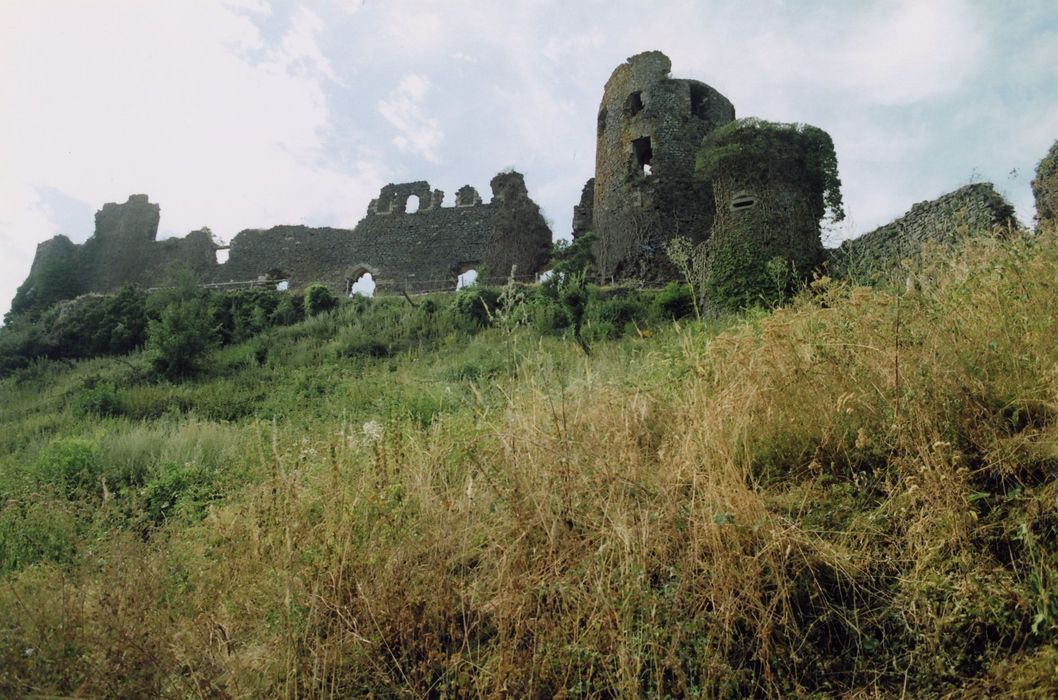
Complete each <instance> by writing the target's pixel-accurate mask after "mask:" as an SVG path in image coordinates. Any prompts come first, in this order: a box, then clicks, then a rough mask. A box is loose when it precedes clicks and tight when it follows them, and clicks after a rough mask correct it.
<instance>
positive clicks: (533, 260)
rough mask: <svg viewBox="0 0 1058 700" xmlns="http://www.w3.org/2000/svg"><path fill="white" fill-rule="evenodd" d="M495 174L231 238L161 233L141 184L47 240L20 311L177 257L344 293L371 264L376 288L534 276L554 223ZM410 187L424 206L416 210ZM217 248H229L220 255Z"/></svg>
mask: <svg viewBox="0 0 1058 700" xmlns="http://www.w3.org/2000/svg"><path fill="white" fill-rule="evenodd" d="M491 186H492V199H491V201H489V202H483V201H482V198H481V196H480V195H479V194H478V193H477V191H476V190H475V189H474V188H473V187H471V186H469V185H467V186H465V187H463V188H461V189H460V190H459V191H458V192H457V194H456V201H455V205H454V206H443V200H444V193H443V192H441V191H440V190H431V189H430V185H429V184H428V183H426V182H412V183H405V184H399V185H398V184H390V185H386V186H385V187H383V188H382V191H381V192H380V193H379V196H378V198H377V199H374V200H372V201H371V203H370V204H369V205H368V208H367V214H366V215H365V216H364V218H363V219H362V220H361V221H360V223H358V224H357V226H356V228H354V229H351V230H350V229H339V228H329V227H323V228H311V227H307V226H276V227H273V228H270V229H267V230H261V229H249V230H245V231H241V232H240V233H238V234H237V235H236V236H235V237H234V238H233V239H232V241H231V244H230V246H224V245H220V244H218V243H216V242H214V240H213V239H212V237H211V236H210V234H209V232H207V231H204V230H203V231H194V232H192V233H190V234H188V235H187V236H185V237H183V238H170V239H165V240H161V241H159V240H157V234H158V222H159V218H160V210H159V207H158V205H157V204H154V203H151V202H150V201H149V200H148V198H147V195H132V196H130V197H129V199H128V201H127V202H125V203H124V204H106V205H104V206H103V208H102V209H101V210H100V211H99V212H97V213H96V226H95V233H94V234H93V235H92V236H91V237H90V238H89V239H88V240H87V241H86V242H85V243H84V244H82V245H77V244H74V243H72V242H71V241H70V239H69V238H67V237H66V236H61V235H60V236H55V237H54V238H52V239H51V240H48V241H45V242H43V243H41V244H40V245H38V246H37V253H36V257H35V258H34V261H33V267H32V268H31V269H30V274H29V277H28V278H27V279H26V281H25V282H24V283H23V285H22V286H21V287H20V288H19V290H18V293H17V294H16V297H15V301H14V302H13V303H12V311H13V312H16V313H17V312H18V311H19V310H20V309H22V308H30V307H33V306H35V301H36V300H38V299H51V300H56V297H57V298H70V297H73V296H76V295H78V294H84V293H87V292H111V291H114V290H116V289H118V288H120V287H121V286H123V285H126V284H134V285H139V286H143V287H150V286H154V285H157V284H158V283H159V280H161V279H162V278H163V277H164V273H165V271H166V268H168V267H170V266H171V265H173V264H178V265H183V266H185V267H187V268H189V269H190V270H191V271H192V272H193V273H194V274H195V276H196V277H197V278H198V279H199V280H200V281H201V282H203V283H206V284H225V283H228V282H243V281H253V280H265V279H278V278H283V279H286V280H288V281H289V285H290V287H291V288H293V289H298V288H302V287H304V286H306V285H307V284H309V283H313V282H318V283H321V284H324V285H326V286H328V287H330V288H331V289H332V290H333V291H334V292H336V293H342V294H348V293H349V292H350V290H351V288H352V285H353V284H354V283H355V282H356V281H357V280H358V279H359V278H360V277H361V276H362V275H363V274H365V273H370V274H371V276H372V278H373V279H374V281H375V284H376V290H377V291H381V292H408V293H415V292H424V291H438V290H442V289H451V290H454V289H455V288H456V281H457V277H458V276H459V275H460V274H461V273H463V272H466V271H468V270H471V269H474V270H477V271H479V273H483V274H481V277H480V279H481V280H482V282H490V283H501V282H503V281H505V280H506V279H507V278H508V276H509V275H510V274H512V271H513V272H514V273H515V274H517V275H518V276H519V277H520V278H521V277H523V276H528V277H529V278H530V279H531V278H532V276H533V275H534V274H535V273H537V272H539V271H540V270H541V269H543V267H544V265H545V264H546V263H547V260H548V256H549V254H550V250H551V230H550V229H549V228H548V226H547V223H546V222H545V220H544V217H543V215H542V214H541V213H540V208H539V207H538V206H537V205H536V203H535V202H533V200H532V199H531V198H530V197H529V193H528V192H527V190H526V187H525V180H524V178H523V177H522V175H521V174H520V173H516V172H506V173H500V174H498V175H496V176H495V177H494V178H493V179H492V182H491ZM412 198H415V199H416V200H417V203H418V205H419V206H418V209H417V210H416V211H414V212H409V211H408V202H409V200H411V199H412ZM218 250H227V251H228V258H227V260H226V261H225V262H223V263H220V262H218V261H217V251H218ZM56 287H59V289H56Z"/></svg>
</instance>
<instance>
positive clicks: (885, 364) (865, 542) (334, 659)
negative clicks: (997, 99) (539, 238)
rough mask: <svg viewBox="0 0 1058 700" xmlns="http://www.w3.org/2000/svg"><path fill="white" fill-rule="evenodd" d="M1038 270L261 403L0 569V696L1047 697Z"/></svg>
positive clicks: (1047, 435) (969, 267) (1047, 332)
mask: <svg viewBox="0 0 1058 700" xmlns="http://www.w3.org/2000/svg"><path fill="white" fill-rule="evenodd" d="M1056 270H1058V247H1056V244H1055V241H1054V239H1053V238H1052V237H1049V236H1041V237H1040V238H1038V239H1036V240H1025V239H1020V238H1015V239H1001V238H996V239H993V240H987V241H982V242H978V243H974V244H972V245H968V246H967V247H966V248H964V249H963V250H962V251H961V252H958V253H956V254H952V255H948V254H946V255H945V256H943V257H941V258H939V259H938V261H937V262H936V263H934V264H932V265H930V266H924V267H923V266H919V267H917V268H915V269H913V270H909V272H908V274H909V276H910V277H911V279H912V283H911V284H910V285H909V290H908V291H907V292H906V293H901V294H899V295H897V294H894V293H889V292H885V291H876V290H869V289H864V288H849V287H846V286H842V285H840V284H837V283H834V282H830V281H828V280H820V281H817V282H816V284H814V285H813V288H812V289H811V290H809V291H806V293H805V294H804V295H803V296H802V297H801V298H800V299H799V300H797V301H796V303H794V304H792V305H791V306H790V307H789V308H786V309H782V310H779V311H776V312H775V313H774V314H771V315H769V316H764V317H758V318H755V319H750V320H748V321H746V322H745V323H742V324H739V325H737V326H735V327H734V328H732V329H731V330H729V331H728V332H726V333H724V334H722V335H720V336H719V337H716V338H712V339H709V338H706V337H705V336H703V335H701V334H699V333H696V332H695V331H693V330H681V331H674V332H673V333H672V334H670V335H668V336H667V337H663V338H661V339H657V338H655V339H653V340H650V341H642V342H640V343H639V344H638V345H637V346H636V347H635V349H634V350H628V349H627V348H619V347H617V346H613V347H607V348H600V349H599V351H597V352H596V353H595V354H594V355H593V356H592V357H580V356H577V355H575V350H570V349H567V350H560V349H557V348H559V346H558V345H544V344H540V345H539V346H536V347H533V346H532V344H529V345H524V344H523V345H521V346H519V350H518V352H519V353H521V357H520V366H521V368H522V371H521V372H520V373H519V374H518V376H517V378H513V379H509V380H504V382H503V385H502V387H501V389H502V392H503V395H504V396H505V397H506V398H505V400H504V401H502V402H496V401H492V400H488V399H487V398H485V397H482V398H481V399H480V400H479V401H478V402H477V403H476V405H475V406H474V407H473V408H472V409H468V410H465V411H459V412H454V413H451V414H445V415H444V416H442V417H441V418H440V419H439V420H436V421H434V422H433V423H432V424H431V425H430V426H429V427H427V428H421V427H418V426H416V425H413V424H411V423H408V422H401V421H397V420H394V421H392V422H391V423H388V424H384V425H379V426H371V425H368V426H361V425H354V424H348V423H345V422H341V421H335V422H326V423H323V424H320V425H319V426H318V430H315V431H310V432H307V433H306V432H303V431H300V430H299V431H295V430H294V429H292V428H283V427H281V426H280V427H277V426H275V425H270V424H260V425H259V427H258V430H257V438H256V440H254V441H252V442H254V444H255V445H256V449H257V450H258V456H257V462H258V463H259V471H260V473H261V475H262V476H261V480H260V482H259V483H257V484H256V485H254V486H253V487H252V488H249V489H247V490H246V491H245V492H243V493H240V494H238V495H237V496H235V497H232V498H230V499H228V500H227V501H226V502H225V503H223V504H222V505H219V506H217V507H214V508H213V509H212V510H211V511H210V513H209V514H208V516H207V517H206V518H205V519H204V520H203V521H201V522H200V523H199V524H197V525H195V526H192V527H187V528H182V529H173V530H172V531H170V532H169V533H168V536H167V537H164V538H161V537H160V538H156V539H155V540H154V541H152V542H151V543H150V544H149V545H145V544H143V543H141V542H137V541H133V540H132V539H131V538H130V539H129V540H128V541H121V542H108V543H100V546H99V550H98V556H95V557H93V558H92V560H91V561H87V562H85V563H83V565H80V566H78V567H76V568H75V569H74V570H73V571H69V570H63V569H60V568H57V567H52V568H49V567H34V568H30V569H27V570H25V571H23V572H22V573H21V574H19V575H17V576H15V577H12V578H11V579H10V581H8V582H7V583H5V585H4V586H3V587H0V610H4V611H8V613H9V614H10V621H9V622H8V623H5V625H6V626H7V627H8V629H7V631H5V632H4V635H5V638H7V639H19V640H29V641H25V642H24V644H25V645H27V648H28V646H29V645H33V649H34V651H33V652H32V653H22V654H21V655H19V654H17V653H14V652H13V651H11V649H12V648H11V647H10V646H8V647H7V648H6V653H7V658H3V659H0V660H3V661H4V662H5V669H6V670H4V671H2V672H0V673H2V674H3V675H0V687H6V688H11V689H15V690H17V692H20V693H29V692H63V693H70V694H79V695H84V696H90V695H108V696H122V695H124V696H141V697H142V696H159V697H161V696H170V697H359V696H373V697H390V696H393V697H397V696H412V697H507V696H514V697H541V698H543V697H572V696H586V697H638V696H649V697H664V696H671V697H686V696H697V697H743V696H747V695H759V696H770V697H789V696H802V695H812V694H817V695H821V696H846V697H895V696H902V695H906V696H908V697H911V696H924V695H925V696H929V695H945V694H954V695H960V694H964V693H977V694H979V695H983V694H985V693H988V694H991V695H996V694H1003V693H1008V694H1010V695H1012V696H1019V694H1020V696H1025V697H1031V696H1034V695H1036V694H1039V696H1045V695H1047V694H1051V693H1054V692H1055V691H1056V689H1058V685H1056V684H1058V681H1056V677H1055V674H1054V668H1053V654H1052V653H1051V652H1050V651H1048V650H1049V649H1051V646H1050V645H1052V644H1053V643H1054V641H1055V638H1056V631H1058V620H1056V619H1055V615H1056V614H1058V606H1056V604H1055V601H1054V599H1053V596H1054V595H1056V594H1058V573H1056V569H1055V566H1056V564H1058V549H1056V545H1055V540H1054V537H1055V535H1056V533H1058V503H1056V501H1055V497H1056V495H1058V487H1056V483H1055V470H1056V465H1058V462H1056V458H1058V422H1056V420H1055V418H1056V416H1058V374H1056V367H1058V315H1056V314H1055V313H1054V309H1055V308H1056V307H1058V273H1056ZM498 342H509V341H508V340H500V341H498ZM527 348H528V349H527ZM555 353H567V354H566V355H564V356H562V357H560V358H558V359H556V358H555V356H554V354H555ZM12 630H15V631H14V632H12ZM16 651H17V650H16Z"/></svg>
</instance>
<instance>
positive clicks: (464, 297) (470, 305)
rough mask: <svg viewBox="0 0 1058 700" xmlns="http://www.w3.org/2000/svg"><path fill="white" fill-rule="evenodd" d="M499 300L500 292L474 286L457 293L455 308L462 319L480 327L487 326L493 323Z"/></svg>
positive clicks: (491, 288) (479, 285)
mask: <svg viewBox="0 0 1058 700" xmlns="http://www.w3.org/2000/svg"><path fill="white" fill-rule="evenodd" d="M499 299H500V292H499V290H497V289H495V288H493V287H486V286H485V285H481V284H472V285H470V286H469V287H463V288H462V289H460V290H459V291H458V292H456V298H455V302H454V308H455V311H456V314H457V315H458V316H459V317H460V318H462V319H464V320H467V321H471V322H473V323H475V324H476V325H478V326H487V325H489V324H490V323H492V317H493V315H494V314H495V311H496V306H497V304H498V302H499Z"/></svg>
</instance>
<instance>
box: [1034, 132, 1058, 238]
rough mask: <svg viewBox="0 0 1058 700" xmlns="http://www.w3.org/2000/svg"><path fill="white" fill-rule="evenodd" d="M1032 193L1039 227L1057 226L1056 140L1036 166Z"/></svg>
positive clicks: (1057, 178)
mask: <svg viewBox="0 0 1058 700" xmlns="http://www.w3.org/2000/svg"><path fill="white" fill-rule="evenodd" d="M1032 194H1033V195H1034V196H1035V198H1036V222H1037V224H1038V225H1039V226H1040V227H1041V228H1042V227H1044V226H1058V141H1055V142H1054V145H1053V146H1051V150H1050V151H1048V152H1047V155H1046V156H1044V158H1043V160H1041V161H1040V164H1039V165H1038V166H1036V177H1035V179H1033V181H1032Z"/></svg>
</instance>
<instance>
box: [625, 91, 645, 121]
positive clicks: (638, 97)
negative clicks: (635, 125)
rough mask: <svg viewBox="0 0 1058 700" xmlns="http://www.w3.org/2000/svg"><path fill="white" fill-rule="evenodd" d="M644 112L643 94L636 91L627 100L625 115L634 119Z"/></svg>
mask: <svg viewBox="0 0 1058 700" xmlns="http://www.w3.org/2000/svg"><path fill="white" fill-rule="evenodd" d="M642 110H643V93H642V92H640V91H639V90H636V91H635V92H633V93H632V94H631V95H629V96H628V99H627V100H625V114H626V115H628V116H629V117H634V116H635V115H637V114H639V113H640V112H641V111H642Z"/></svg>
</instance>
